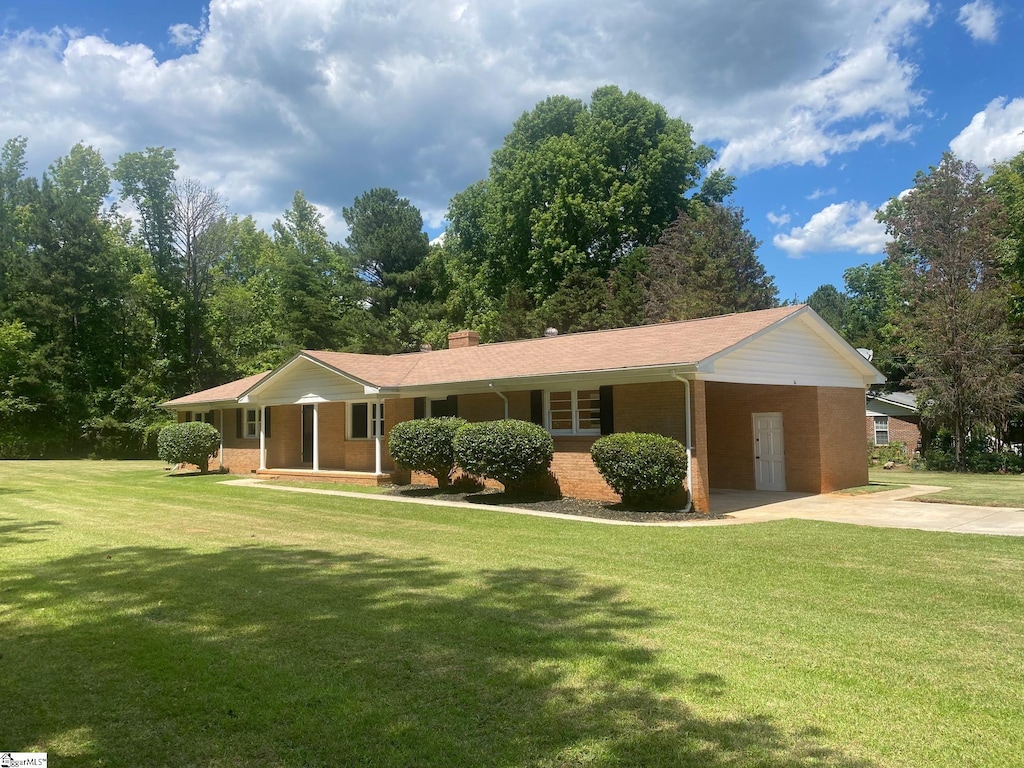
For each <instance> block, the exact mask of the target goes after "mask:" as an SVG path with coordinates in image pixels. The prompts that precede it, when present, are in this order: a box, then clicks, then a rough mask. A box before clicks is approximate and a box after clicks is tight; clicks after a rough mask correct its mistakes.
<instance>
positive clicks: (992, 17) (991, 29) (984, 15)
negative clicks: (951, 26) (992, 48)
mask: <svg viewBox="0 0 1024 768" xmlns="http://www.w3.org/2000/svg"><path fill="white" fill-rule="evenodd" d="M956 20H957V21H958V22H959V23H960V26H962V27H963V28H964V29H966V30H967V34H969V35H970V36H971V38H972V39H973V40H975V41H978V42H984V43H994V42H995V41H996V37H997V36H998V34H999V29H998V22H999V11H998V10H996V8H994V7H993V5H992V3H990V2H988V0H974V2H973V3H967V4H966V5H961V6H960V13H959V14H957V17H956Z"/></svg>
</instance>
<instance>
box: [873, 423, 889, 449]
mask: <svg viewBox="0 0 1024 768" xmlns="http://www.w3.org/2000/svg"><path fill="white" fill-rule="evenodd" d="M888 444H889V417H888V416H875V445H888Z"/></svg>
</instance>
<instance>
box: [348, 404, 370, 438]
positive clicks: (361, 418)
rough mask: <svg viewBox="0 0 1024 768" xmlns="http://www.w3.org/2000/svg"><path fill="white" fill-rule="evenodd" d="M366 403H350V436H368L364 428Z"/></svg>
mask: <svg viewBox="0 0 1024 768" xmlns="http://www.w3.org/2000/svg"><path fill="white" fill-rule="evenodd" d="M367 405H368V404H367V403H352V437H357V438H362V437H369V436H370V435H369V432H368V431H367V429H366V426H367V424H366V422H367V413H368V411H367Z"/></svg>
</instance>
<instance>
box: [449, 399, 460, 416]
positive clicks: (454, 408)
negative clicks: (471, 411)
mask: <svg viewBox="0 0 1024 768" xmlns="http://www.w3.org/2000/svg"><path fill="white" fill-rule="evenodd" d="M448 415H449V416H458V415H459V396H458V395H448Z"/></svg>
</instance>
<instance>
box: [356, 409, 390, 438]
mask: <svg viewBox="0 0 1024 768" xmlns="http://www.w3.org/2000/svg"><path fill="white" fill-rule="evenodd" d="M348 437H349V439H350V440H369V439H370V438H371V437H384V403H349V407H348Z"/></svg>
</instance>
